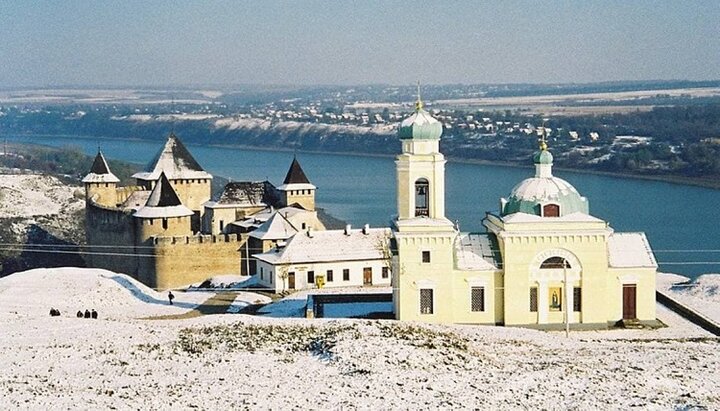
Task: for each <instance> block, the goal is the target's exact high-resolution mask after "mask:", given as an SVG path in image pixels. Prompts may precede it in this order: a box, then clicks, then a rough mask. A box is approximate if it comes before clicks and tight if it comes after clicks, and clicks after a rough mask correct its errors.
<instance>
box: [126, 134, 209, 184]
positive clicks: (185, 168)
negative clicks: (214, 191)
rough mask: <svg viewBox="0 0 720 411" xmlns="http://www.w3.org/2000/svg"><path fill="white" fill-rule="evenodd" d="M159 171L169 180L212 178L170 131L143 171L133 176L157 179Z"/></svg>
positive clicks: (142, 178)
mask: <svg viewBox="0 0 720 411" xmlns="http://www.w3.org/2000/svg"><path fill="white" fill-rule="evenodd" d="M160 173H165V175H166V176H167V178H168V179H170V180H177V179H211V178H212V175H210V173H208V172H206V171H205V170H203V168H202V167H201V166H200V164H199V163H198V162H197V161H196V160H195V158H194V157H193V156H192V154H190V151H188V149H187V148H186V147H185V145H184V144H183V143H182V141H180V139H179V138H178V137H177V136H176V135H175V133H170V136H169V137H168V139H167V141H166V142H165V145H164V146H163V148H162V149H161V150H160V151H159V152H158V153H157V154H156V155H155V157H154V158H153V159H152V161H150V163H148V165H147V167H146V168H145V171H143V172H141V173H136V174H135V175H133V177H135V178H138V179H141V180H150V181H157V179H158V178H160Z"/></svg>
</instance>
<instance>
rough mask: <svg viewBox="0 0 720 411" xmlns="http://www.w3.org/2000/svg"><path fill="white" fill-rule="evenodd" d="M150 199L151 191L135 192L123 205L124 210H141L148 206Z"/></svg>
mask: <svg viewBox="0 0 720 411" xmlns="http://www.w3.org/2000/svg"><path fill="white" fill-rule="evenodd" d="M149 197H150V191H149V190H138V191H133V192H132V194H130V196H128V198H127V200H125V202H124V203H123V204H122V208H129V209H133V210H139V209H140V208H142V207H143V206H145V204H147V201H148V198H149Z"/></svg>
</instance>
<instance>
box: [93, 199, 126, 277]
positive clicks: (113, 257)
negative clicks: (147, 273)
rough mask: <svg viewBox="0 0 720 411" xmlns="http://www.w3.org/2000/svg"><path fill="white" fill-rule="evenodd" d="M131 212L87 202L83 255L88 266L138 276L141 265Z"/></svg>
mask: <svg viewBox="0 0 720 411" xmlns="http://www.w3.org/2000/svg"><path fill="white" fill-rule="evenodd" d="M135 236H136V233H135V225H134V224H133V217H132V212H125V211H123V210H121V209H118V208H114V207H112V208H111V207H104V206H101V205H99V204H97V203H95V202H93V201H88V202H87V204H86V207H85V237H86V240H87V246H86V247H85V253H84V258H85V262H86V263H87V265H88V266H89V267H97V268H104V269H107V270H110V271H115V272H119V273H125V274H129V275H133V276H134V275H136V273H137V267H138V262H137V260H138V257H137V254H138V252H139V250H138V249H137V248H136V246H135Z"/></svg>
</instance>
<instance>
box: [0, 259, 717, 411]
mask: <svg viewBox="0 0 720 411" xmlns="http://www.w3.org/2000/svg"><path fill="white" fill-rule="evenodd" d="M176 295H177V299H176V303H178V304H176V306H173V307H170V306H169V305H167V304H166V303H165V295H164V293H162V294H161V293H156V292H154V291H153V290H150V289H147V288H146V287H144V286H142V285H141V284H139V283H137V282H135V281H133V280H132V279H129V278H128V277H126V276H123V275H118V274H114V273H111V272H107V271H102V270H81V269H72V268H67V269H53V270H32V271H28V272H23V273H17V274H13V275H11V276H9V277H6V278H3V279H0V335H1V336H2V338H0V409H17V408H23V409H108V408H116V409H136V408H141V409H178V408H180V409H190V408H200V409H235V408H255V409H268V408H272V409H287V408H300V409H328V408H333V409H338V408H346V409H357V408H360V409H396V408H402V409H407V408H410V409H437V408H480V409H518V408H519V409H527V408H532V409H536V408H543V409H565V408H573V409H627V408H630V407H641V408H642V409H668V408H682V409H694V408H699V409H703V408H704V409H716V408H718V407H719V406H720V395H719V394H718V393H719V392H720V378H718V370H720V350H719V349H718V346H719V343H718V341H719V340H718V339H717V338H713V337H711V336H709V334H708V333H706V332H705V331H703V330H701V329H698V328H697V327H695V326H693V325H692V324H689V323H687V322H685V321H684V320H682V319H680V318H678V317H677V316H675V315H674V314H672V313H671V312H668V311H666V310H663V309H662V308H659V310H658V316H659V317H660V319H661V320H662V321H663V322H665V323H666V324H668V325H669V327H668V328H663V329H659V330H617V331H610V332H573V333H571V336H570V338H569V339H566V338H564V335H563V334H562V333H547V332H540V331H534V330H527V329H518V328H502V327H473V326H430V325H423V324H416V323H399V322H396V321H367V320H322V319H319V320H305V319H285V318H266V317H262V316H247V315H233V314H228V315H212V316H203V317H198V318H192V319H181V320H147V319H142V318H143V317H147V316H151V315H160V314H162V315H165V314H168V313H180V312H183V311H184V310H188V309H189V308H190V307H191V306H193V305H194V304H197V303H198V302H200V301H201V300H202V299H203V298H204V297H206V296H208V294H207V293H197V294H194V293H176ZM52 306H54V307H55V308H59V309H60V310H61V311H63V315H62V316H61V317H50V316H49V315H48V310H49V308H50V307H52ZM83 307H88V308H95V309H97V310H98V312H99V313H100V319H98V320H87V319H78V318H75V317H74V315H72V312H74V311H75V310H77V309H79V308H83Z"/></svg>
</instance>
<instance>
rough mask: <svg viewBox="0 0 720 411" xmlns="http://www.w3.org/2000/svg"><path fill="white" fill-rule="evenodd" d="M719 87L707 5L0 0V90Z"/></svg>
mask: <svg viewBox="0 0 720 411" xmlns="http://www.w3.org/2000/svg"><path fill="white" fill-rule="evenodd" d="M719 78H720V1H715V0H708V1H687V0H683V1H532V2H531V1H502V2H496V1H487V2H485V1H482V2H481V1H469V2H467V1H457V2H453V1H442V2H441V1H438V2H425V1H365V2H351V1H339V0H338V1H327V2H320V1H287V2H279V1H267V0H264V1H254V2H240V1H237V2H231V1H227V2H220V1H207V2H205V1H203V2H201V1H115V2H110V1H71V0H63V1H30V0H27V1H24V0H17V1H7V0H0V87H19V86H45V85H73V84H74V85H151V86H161V85H194V84H212V83H214V84H297V85H303V84H365V83H390V84H411V83H414V82H415V81H416V80H420V81H421V82H423V83H431V84H442V83H515V82H529V83H555V82H563V83H566V82H595V81H612V80H642V79H690V80H705V79H719Z"/></svg>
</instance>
